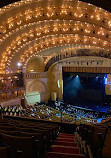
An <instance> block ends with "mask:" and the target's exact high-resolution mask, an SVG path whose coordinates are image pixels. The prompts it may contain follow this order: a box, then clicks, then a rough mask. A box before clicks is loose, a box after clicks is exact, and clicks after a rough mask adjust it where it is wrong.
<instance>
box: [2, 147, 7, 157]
mask: <svg viewBox="0 0 111 158" xmlns="http://www.w3.org/2000/svg"><path fill="white" fill-rule="evenodd" d="M0 158H9V155H8V149H7V147H0Z"/></svg>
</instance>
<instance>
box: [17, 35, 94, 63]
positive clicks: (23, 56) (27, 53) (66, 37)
mask: <svg viewBox="0 0 111 158" xmlns="http://www.w3.org/2000/svg"><path fill="white" fill-rule="evenodd" d="M87 38H88V37H86V36H85V37H83V42H84V41H85V39H87ZM64 39H65V40H66V41H67V43H69V42H70V41H71V40H72V39H75V41H78V42H79V41H80V36H78V35H72V36H71V35H62V37H59V38H56V37H55V38H54V37H53V38H52V40H50V39H49V41H48V40H47V41H44V42H42V43H41V47H43V45H44V44H47V45H48V44H49V43H50V41H52V45H55V44H56V43H57V41H58V40H59V43H58V44H60V45H61V44H63V42H64ZM54 40H55V41H54ZM88 40H93V41H92V43H94V44H95V40H97V39H96V38H88ZM53 41H54V42H53ZM79 43H80V42H79ZM37 47H39V44H37V45H34V46H32V47H30V48H29V49H28V50H26V52H25V53H24V54H23V55H22V56H21V60H20V62H24V61H25V60H26V57H29V56H30V50H32V51H31V54H32V52H37V50H34V49H35V48H36V49H37ZM41 47H40V49H41ZM49 48H50V46H49ZM42 50H43V49H42ZM38 52H39V50H38Z"/></svg>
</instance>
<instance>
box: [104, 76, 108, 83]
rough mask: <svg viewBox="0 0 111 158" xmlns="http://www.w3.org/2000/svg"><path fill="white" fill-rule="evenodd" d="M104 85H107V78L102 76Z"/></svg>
mask: <svg viewBox="0 0 111 158" xmlns="http://www.w3.org/2000/svg"><path fill="white" fill-rule="evenodd" d="M104 84H108V79H107V76H104Z"/></svg>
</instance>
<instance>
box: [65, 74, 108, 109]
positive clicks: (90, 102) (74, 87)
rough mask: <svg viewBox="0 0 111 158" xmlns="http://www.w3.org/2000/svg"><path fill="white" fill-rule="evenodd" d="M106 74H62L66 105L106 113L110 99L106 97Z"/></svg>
mask: <svg viewBox="0 0 111 158" xmlns="http://www.w3.org/2000/svg"><path fill="white" fill-rule="evenodd" d="M106 80H107V74H104V73H76V72H63V99H64V102H65V103H67V104H72V105H74V106H76V107H81V108H85V109H91V110H93V111H97V112H107V109H110V102H111V97H110V95H106V91H105V86H106Z"/></svg>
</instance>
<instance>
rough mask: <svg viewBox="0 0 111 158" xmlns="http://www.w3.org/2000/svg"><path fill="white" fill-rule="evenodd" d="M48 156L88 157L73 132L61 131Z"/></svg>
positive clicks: (58, 157)
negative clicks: (83, 152)
mask: <svg viewBox="0 0 111 158" xmlns="http://www.w3.org/2000/svg"><path fill="white" fill-rule="evenodd" d="M47 158H86V156H85V155H83V154H81V150H80V148H79V146H78V143H77V141H76V140H75V137H74V135H73V134H66V133H60V134H59V136H58V137H57V139H56V140H55V141H54V143H53V145H52V146H51V150H50V152H48V154H47Z"/></svg>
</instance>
